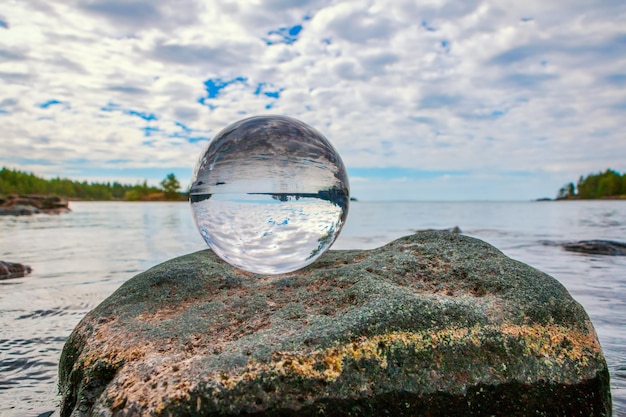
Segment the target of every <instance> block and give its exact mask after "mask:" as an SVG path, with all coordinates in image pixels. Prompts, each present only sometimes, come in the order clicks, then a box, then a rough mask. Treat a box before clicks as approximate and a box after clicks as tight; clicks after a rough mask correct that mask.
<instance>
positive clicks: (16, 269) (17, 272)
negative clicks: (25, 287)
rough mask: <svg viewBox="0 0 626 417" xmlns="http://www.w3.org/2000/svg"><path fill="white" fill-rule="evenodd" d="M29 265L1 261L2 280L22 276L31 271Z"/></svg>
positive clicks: (0, 273)
mask: <svg viewBox="0 0 626 417" xmlns="http://www.w3.org/2000/svg"><path fill="white" fill-rule="evenodd" d="M31 271H32V270H31V268H30V266H28V265H22V264H18V263H14V262H4V261H0V280H3V279H9V278H21V277H23V276H26V275H28V274H30V273H31Z"/></svg>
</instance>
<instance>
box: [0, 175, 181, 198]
mask: <svg viewBox="0 0 626 417" xmlns="http://www.w3.org/2000/svg"><path fill="white" fill-rule="evenodd" d="M161 186H162V187H163V188H158V187H154V186H149V185H148V182H147V181H145V180H144V181H143V183H138V184H135V185H128V184H120V183H119V182H117V181H114V182H89V183H88V182H87V181H82V182H80V181H72V180H69V179H66V178H59V177H57V178H52V179H50V180H46V179H44V178H40V177H38V176H36V175H35V174H33V173H27V172H23V171H19V170H16V169H8V168H4V167H3V168H2V169H0V195H9V194H43V195H57V196H60V197H65V198H68V199H78V200H99V201H106V200H124V201H140V200H152V199H156V200H158V199H169V200H176V199H180V197H181V195H180V193H179V189H180V184H179V182H178V180H177V179H176V177H175V176H174V174H168V176H167V177H166V178H165V179H164V180H163V181H162V182H161Z"/></svg>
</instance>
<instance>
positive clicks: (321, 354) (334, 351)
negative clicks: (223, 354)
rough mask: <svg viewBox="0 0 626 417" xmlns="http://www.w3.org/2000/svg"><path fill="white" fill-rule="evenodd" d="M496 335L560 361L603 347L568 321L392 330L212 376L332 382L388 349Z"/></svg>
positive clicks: (382, 357) (225, 380)
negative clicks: (346, 368) (563, 323)
mask: <svg viewBox="0 0 626 417" xmlns="http://www.w3.org/2000/svg"><path fill="white" fill-rule="evenodd" d="M486 334H489V335H490V336H485V335H486ZM494 334H500V335H501V336H504V337H505V339H506V338H513V340H504V339H503V340H502V343H503V344H504V345H511V344H519V343H520V339H521V340H522V341H523V343H522V344H523V345H524V347H525V350H526V352H525V353H526V354H529V355H533V356H535V357H538V358H541V357H543V358H549V359H550V360H552V361H557V362H562V361H563V360H564V359H565V358H567V359H570V360H573V361H578V362H579V363H580V364H581V365H583V366H584V365H586V364H587V363H588V359H589V356H590V355H591V356H593V355H595V354H597V353H599V352H600V347H599V345H598V342H597V339H596V337H595V334H588V333H582V332H580V331H578V330H574V329H570V328H567V327H563V326H557V325H546V326H543V325H539V324H537V325H532V326H519V325H502V326H475V327H471V328H450V329H441V330H433V331H430V332H391V333H387V334H384V335H377V336H373V337H369V338H367V337H363V338H360V339H359V340H357V341H354V342H351V343H347V344H344V345H339V346H334V347H331V348H328V349H324V350H319V351H313V352H308V353H300V352H277V353H275V354H274V357H273V358H272V360H271V361H270V362H268V363H260V362H256V361H250V362H249V363H248V365H247V366H246V368H245V369H244V370H243V372H242V371H241V370H239V373H238V374H224V373H222V374H220V375H219V376H214V377H210V376H209V378H210V379H214V380H215V381H216V382H217V383H218V384H220V385H222V386H223V387H225V388H228V389H230V388H233V387H234V386H235V385H236V384H237V383H238V382H240V381H244V380H248V381H249V380H254V379H255V378H257V377H258V376H259V375H260V374H274V375H285V376H290V375H291V376H299V377H303V378H306V379H319V380H324V381H328V382H330V381H333V380H335V379H337V378H338V377H339V376H340V375H341V374H342V372H343V368H344V365H345V363H346V361H358V360H373V361H375V362H377V363H378V365H379V366H380V367H382V368H386V367H387V365H388V363H387V355H388V352H390V351H393V350H394V349H407V348H410V349H411V350H413V351H414V352H424V351H431V352H437V350H438V349H442V348H445V347H454V346H469V345H474V346H475V347H477V348H480V347H481V346H482V344H483V342H484V341H487V339H489V338H492V337H493V335H494ZM564 340H565V341H566V342H564ZM504 369H506V364H505V366H504Z"/></svg>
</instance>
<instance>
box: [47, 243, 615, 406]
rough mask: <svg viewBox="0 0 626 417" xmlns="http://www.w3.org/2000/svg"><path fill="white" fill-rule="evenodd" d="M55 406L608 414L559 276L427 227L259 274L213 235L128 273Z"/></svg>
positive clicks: (68, 350) (80, 339)
mask: <svg viewBox="0 0 626 417" xmlns="http://www.w3.org/2000/svg"><path fill="white" fill-rule="evenodd" d="M59 376H60V389H61V393H62V396H63V402H62V410H61V411H62V416H64V417H67V416H74V417H77V416H259V417H260V416H299V417H306V416H418V415H429V416H437V415H441V416H451V415H475V416H482V415H485V416H488V415H502V416H527V415H537V416H553V415H554V416H578V415H580V416H607V415H610V414H611V397H610V387H609V373H608V369H607V365H606V361H605V359H604V357H603V355H602V351H601V349H600V345H599V343H598V339H597V336H596V333H595V331H594V329H593V326H592V324H591V322H590V321H589V317H588V316H587V314H586V313H585V311H584V310H583V308H582V307H581V306H580V304H578V303H577V302H576V301H574V300H573V299H572V298H571V296H570V295H569V293H568V292H567V290H566V289H565V288H564V287H563V286H562V285H561V284H560V283H558V282H557V281H556V280H555V279H554V278H552V277H550V276H548V275H546V274H544V273H542V272H540V271H538V270H536V269H534V268H532V267H530V266H528V265H525V264H523V263H520V262H517V261H514V260H512V259H510V258H508V257H506V256H504V255H503V254H502V253H501V252H499V251H498V250H497V249H495V248H494V247H492V246H490V245H488V244H486V243H484V242H482V241H480V240H478V239H473V238H470V237H467V236H463V235H459V234H455V233H450V232H444V231H426V232H418V233H416V234H414V235H411V236H407V237H404V238H401V239H398V240H396V241H394V242H392V243H390V244H388V245H386V246H384V247H382V248H378V249H374V250H349V251H329V252H327V253H326V254H324V255H323V256H322V257H321V258H320V259H319V260H318V261H317V262H315V263H314V264H312V265H310V266H309V267H307V268H305V269H303V270H300V271H296V272H293V273H290V274H284V275H276V276H264V275H254V274H249V273H246V272H243V271H240V270H237V269H235V268H233V267H231V266H230V265H228V264H226V263H224V262H223V261H221V260H220V259H219V258H218V257H217V256H216V255H215V254H213V253H212V252H211V251H210V250H206V251H201V252H197V253H193V254H189V255H186V256H182V257H180V258H176V259H173V260H170V261H168V262H165V263H163V264H161V265H158V266H156V267H154V268H152V269H150V270H148V271H146V272H144V273H142V274H139V275H137V276H136V277H134V278H132V279H130V280H129V281H127V282H126V283H125V284H124V285H122V286H121V287H120V288H119V289H118V290H117V291H116V292H115V293H114V294H112V295H111V296H110V297H109V298H107V299H106V300H105V301H104V302H102V304H100V305H99V306H98V307H97V308H95V309H94V310H93V311H91V312H90V313H89V314H88V315H87V316H86V317H85V318H84V319H83V320H82V321H81V322H80V324H79V325H78V326H77V327H76V329H75V330H74V332H73V333H72V334H71V336H70V337H69V339H68V341H67V343H66V345H65V348H64V350H63V354H62V357H61V363H60V365H59Z"/></svg>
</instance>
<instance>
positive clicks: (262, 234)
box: [191, 193, 347, 274]
mask: <svg viewBox="0 0 626 417" xmlns="http://www.w3.org/2000/svg"><path fill="white" fill-rule="evenodd" d="M194 197H195V196H194ZM197 197H198V198H195V199H192V204H191V206H192V208H193V211H194V214H195V219H196V223H197V226H198V229H199V230H200V234H201V235H202V237H203V238H204V240H205V241H206V242H207V244H208V245H209V246H210V247H211V248H212V249H213V250H214V251H215V253H217V254H218V255H219V256H220V257H221V258H222V259H224V260H226V261H228V262H229V263H231V264H232V265H235V266H237V267H238V268H241V269H244V270H246V271H251V272H257V273H262V274H275V273H280V272H285V271H293V270H296V269H300V268H302V267H304V266H306V265H309V264H310V263H312V262H313V261H315V260H316V259H317V258H318V257H319V256H320V255H321V254H322V253H323V252H324V251H325V250H326V249H327V248H328V247H329V246H330V245H331V244H332V243H333V241H334V240H335V238H336V236H337V233H338V232H339V230H340V229H341V226H342V225H343V221H344V220H345V215H346V209H347V207H346V206H345V205H341V204H339V203H337V202H335V201H334V200H331V199H329V198H317V194H310V195H309V194H306V195H304V194H297V195H296V194H294V195H287V194H280V195H276V194H269V193H268V194H263V193H247V194H214V195H212V196H211V197H210V198H209V197H207V198H205V195H199V196H197ZM342 201H344V203H345V202H346V201H347V199H346V198H345V194H344V198H343V200H342Z"/></svg>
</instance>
